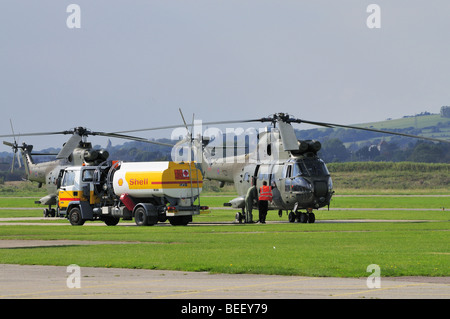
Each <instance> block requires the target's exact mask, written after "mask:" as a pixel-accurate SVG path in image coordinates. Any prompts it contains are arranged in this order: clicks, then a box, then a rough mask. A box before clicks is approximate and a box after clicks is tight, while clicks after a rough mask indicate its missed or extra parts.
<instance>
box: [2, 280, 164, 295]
mask: <svg viewBox="0 0 450 319" xmlns="http://www.w3.org/2000/svg"><path fill="white" fill-rule="evenodd" d="M159 281H164V279H157V280H150V281H147V282H148V283H149V282H159ZM136 282H138V283H142V282H143V281H127V282H120V283H115V284H103V285H93V286H86V287H84V286H82V287H81V288H74V289H71V288H65V289H53V290H42V291H34V292H25V293H21V294H11V295H0V298H11V297H20V296H22V297H25V296H27V295H31V296H33V295H41V294H47V293H55V292H62V291H72V290H73V291H82V290H83V289H93V288H105V287H114V286H122V285H124V284H130V283H131V284H133V283H136ZM35 298H37V297H35Z"/></svg>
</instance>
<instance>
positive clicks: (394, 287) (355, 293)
mask: <svg viewBox="0 0 450 319" xmlns="http://www.w3.org/2000/svg"><path fill="white" fill-rule="evenodd" d="M423 285H429V284H428V283H417V284H406V285H397V286H392V287H386V288H375V289H368V290H362V291H356V292H346V293H343V294H337V295H331V296H332V297H342V296H349V295H357V294H363V293H368V292H378V291H382V290H390V289H398V288H404V287H412V286H423Z"/></svg>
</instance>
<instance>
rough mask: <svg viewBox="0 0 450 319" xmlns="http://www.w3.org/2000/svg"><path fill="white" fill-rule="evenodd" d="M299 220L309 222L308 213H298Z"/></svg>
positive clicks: (304, 222)
mask: <svg viewBox="0 0 450 319" xmlns="http://www.w3.org/2000/svg"><path fill="white" fill-rule="evenodd" d="M298 222H299V223H303V224H306V223H307V222H308V214H306V213H299V214H298Z"/></svg>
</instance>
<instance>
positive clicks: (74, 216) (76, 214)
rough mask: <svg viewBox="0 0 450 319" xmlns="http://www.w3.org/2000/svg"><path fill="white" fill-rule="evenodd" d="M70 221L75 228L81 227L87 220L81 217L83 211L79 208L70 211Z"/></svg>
mask: <svg viewBox="0 0 450 319" xmlns="http://www.w3.org/2000/svg"><path fill="white" fill-rule="evenodd" d="M69 221H70V223H71V224H72V225H73V226H81V225H83V224H84V222H85V220H84V219H83V218H82V216H81V211H80V209H79V208H78V207H73V208H72V209H71V210H70V211H69Z"/></svg>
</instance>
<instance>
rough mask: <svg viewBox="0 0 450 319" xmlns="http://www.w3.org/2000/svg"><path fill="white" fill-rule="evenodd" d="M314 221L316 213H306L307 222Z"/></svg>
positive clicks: (311, 222)
mask: <svg viewBox="0 0 450 319" xmlns="http://www.w3.org/2000/svg"><path fill="white" fill-rule="evenodd" d="M315 221H316V215H314V213H309V214H308V223H310V224H314V222H315Z"/></svg>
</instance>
